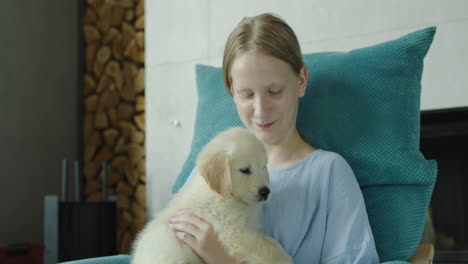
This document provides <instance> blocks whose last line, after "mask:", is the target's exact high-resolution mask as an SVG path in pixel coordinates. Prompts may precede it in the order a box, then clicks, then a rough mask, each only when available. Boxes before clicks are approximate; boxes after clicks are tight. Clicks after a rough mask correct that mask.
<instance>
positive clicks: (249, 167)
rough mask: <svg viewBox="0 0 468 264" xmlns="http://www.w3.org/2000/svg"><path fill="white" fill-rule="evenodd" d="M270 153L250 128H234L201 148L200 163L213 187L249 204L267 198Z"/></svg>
mask: <svg viewBox="0 0 468 264" xmlns="http://www.w3.org/2000/svg"><path fill="white" fill-rule="evenodd" d="M266 165H267V154H266V151H265V148H264V146H263V144H262V143H261V142H260V141H259V140H258V139H257V138H256V137H255V136H254V135H253V134H251V133H250V132H249V131H248V130H247V129H244V128H231V129H228V130H226V131H224V132H222V133H220V134H219V135H217V136H216V137H215V138H214V139H213V140H211V141H210V142H209V143H208V144H207V145H206V146H205V148H204V149H203V150H202V151H201V152H200V154H199V155H198V159H197V167H198V169H199V172H200V174H201V175H202V176H203V177H204V178H205V181H206V182H207V184H208V185H209V186H210V187H211V189H212V190H214V191H215V192H217V193H219V194H220V195H222V196H224V197H227V196H232V197H234V198H236V199H238V200H240V201H243V202H244V203H247V204H253V203H257V202H261V201H264V200H266V199H267V198H268V194H269V193H270V190H269V188H268V184H269V178H268V171H267V168H266Z"/></svg>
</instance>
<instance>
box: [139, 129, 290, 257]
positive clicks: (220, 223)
mask: <svg viewBox="0 0 468 264" xmlns="http://www.w3.org/2000/svg"><path fill="white" fill-rule="evenodd" d="M266 164H267V156H266V152H265V149H264V147H263V145H262V143H261V142H260V141H258V140H257V139H256V138H255V136H253V135H252V134H251V133H250V132H248V131H247V130H246V129H242V128H231V129H229V130H227V131H225V132H222V133H220V134H219V135H218V136H216V137H215V138H214V139H213V140H212V141H210V143H208V144H207V145H206V147H205V148H204V149H203V150H202V151H201V153H200V154H199V156H198V159H197V168H198V169H199V173H198V175H195V176H194V178H193V179H192V180H191V181H190V182H189V183H187V184H186V185H185V186H184V188H182V189H181V190H180V191H179V192H178V194H177V195H176V196H175V197H174V198H173V199H172V200H171V201H170V203H169V205H168V206H167V207H166V208H165V209H164V210H162V211H161V212H160V213H159V214H158V215H156V217H155V219H154V220H152V221H151V222H149V223H148V224H147V225H146V227H145V228H144V230H143V231H142V232H141V233H140V234H139V236H138V238H137V239H136V242H135V243H134V251H133V261H132V263H133V264H150V263H152V264H163V263H164V264H182V263H184V264H185V263H187V264H189V263H190V264H197V263H203V261H202V260H201V259H200V258H199V257H198V255H197V254H196V253H195V252H194V251H193V250H192V249H191V248H190V247H188V246H187V245H185V244H184V243H183V242H181V241H179V240H178V239H177V238H176V237H175V235H174V233H173V231H171V230H170V229H169V226H168V224H169V218H170V217H171V216H173V215H174V214H175V212H177V211H178V210H180V209H186V208H189V209H190V210H192V211H193V212H194V213H195V214H197V215H199V216H201V217H202V218H204V219H205V220H207V221H208V222H210V223H211V224H212V225H213V227H214V229H215V230H216V231H217V232H218V238H219V241H220V242H221V244H222V245H223V246H224V247H225V248H226V249H227V250H228V253H229V254H230V255H231V256H233V257H235V258H236V260H237V261H238V262H239V263H241V262H242V263H249V264H257V263H259V264H260V263H278V264H279V263H281V264H283V263H292V260H291V258H290V257H289V256H288V255H287V253H286V252H285V251H284V250H283V248H282V247H281V246H280V245H279V244H278V243H277V242H276V241H274V240H273V239H272V238H270V237H268V236H266V235H264V234H262V233H261V232H260V210H261V200H262V198H261V196H260V195H259V190H260V189H261V188H262V187H265V186H268V183H269V179H268V172H267V170H266ZM246 168H249V171H250V173H249V174H246V170H245V169H246Z"/></svg>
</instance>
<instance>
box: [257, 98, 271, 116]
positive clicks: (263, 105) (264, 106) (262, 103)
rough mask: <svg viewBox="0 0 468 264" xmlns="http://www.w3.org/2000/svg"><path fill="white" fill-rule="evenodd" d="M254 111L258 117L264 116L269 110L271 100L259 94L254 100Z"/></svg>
mask: <svg viewBox="0 0 468 264" xmlns="http://www.w3.org/2000/svg"><path fill="white" fill-rule="evenodd" d="M254 111H255V115H256V116H257V117H263V116H265V114H267V113H268V111H269V102H268V99H267V98H264V97H262V96H258V97H257V98H255V101H254Z"/></svg>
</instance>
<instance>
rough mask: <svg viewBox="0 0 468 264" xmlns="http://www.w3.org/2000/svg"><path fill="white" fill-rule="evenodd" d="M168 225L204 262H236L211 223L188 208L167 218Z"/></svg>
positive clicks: (207, 263) (214, 263)
mask: <svg viewBox="0 0 468 264" xmlns="http://www.w3.org/2000/svg"><path fill="white" fill-rule="evenodd" d="M169 227H170V228H171V229H172V230H173V231H174V232H175V235H176V237H177V238H178V239H180V240H181V241H183V242H184V243H185V244H187V245H188V246H189V247H191V248H192V249H193V250H194V251H195V252H196V253H197V254H198V256H200V258H202V259H203V261H204V262H205V263H206V264H218V263H236V262H235V259H234V258H233V257H231V256H230V255H229V254H228V253H227V251H226V249H225V248H224V247H223V246H222V245H221V243H220V242H219V240H218V234H217V233H216V231H215V230H214V228H213V226H212V225H211V223H209V222H207V221H206V220H205V219H203V218H201V217H199V216H197V215H195V214H194V213H193V212H191V211H190V210H188V209H184V210H180V211H178V212H177V213H176V214H175V215H173V216H172V217H171V218H170V219H169Z"/></svg>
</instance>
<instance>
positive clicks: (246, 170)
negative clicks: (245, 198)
mask: <svg viewBox="0 0 468 264" xmlns="http://www.w3.org/2000/svg"><path fill="white" fill-rule="evenodd" d="M239 171H240V172H241V173H242V174H250V168H243V169H240V170H239Z"/></svg>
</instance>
